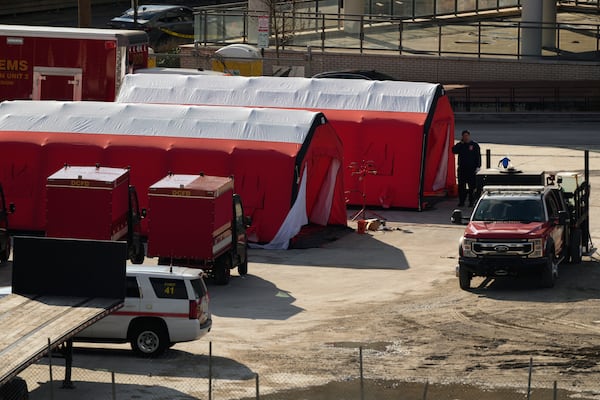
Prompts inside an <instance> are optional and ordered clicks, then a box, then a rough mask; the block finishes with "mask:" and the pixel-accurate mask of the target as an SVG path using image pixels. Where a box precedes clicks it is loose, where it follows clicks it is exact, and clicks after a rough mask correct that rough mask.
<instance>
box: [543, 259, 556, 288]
mask: <svg viewBox="0 0 600 400" xmlns="http://www.w3.org/2000/svg"><path fill="white" fill-rule="evenodd" d="M556 275H557V273H556V271H555V265H554V252H551V253H550V254H549V255H548V256H547V258H546V264H545V265H544V266H543V268H542V282H541V284H542V287H544V288H553V287H554V284H555V283H556Z"/></svg>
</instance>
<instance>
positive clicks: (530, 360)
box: [527, 357, 533, 400]
mask: <svg viewBox="0 0 600 400" xmlns="http://www.w3.org/2000/svg"><path fill="white" fill-rule="evenodd" d="M532 370H533V357H529V378H528V379H527V400H530V399H531V372H532Z"/></svg>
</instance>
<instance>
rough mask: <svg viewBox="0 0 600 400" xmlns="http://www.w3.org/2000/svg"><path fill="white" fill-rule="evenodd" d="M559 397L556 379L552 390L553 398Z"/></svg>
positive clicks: (555, 399) (554, 399) (553, 399)
mask: <svg viewBox="0 0 600 400" xmlns="http://www.w3.org/2000/svg"><path fill="white" fill-rule="evenodd" d="M557 399H558V392H557V390H556V381H554V389H553V390H552V400H557Z"/></svg>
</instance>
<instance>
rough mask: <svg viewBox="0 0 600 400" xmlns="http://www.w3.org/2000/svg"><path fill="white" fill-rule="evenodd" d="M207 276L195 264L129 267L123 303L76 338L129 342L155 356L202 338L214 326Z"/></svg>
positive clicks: (138, 349)
mask: <svg viewBox="0 0 600 400" xmlns="http://www.w3.org/2000/svg"><path fill="white" fill-rule="evenodd" d="M203 275H204V272H203V271H202V270H201V269H195V268H182V267H170V266H156V265H152V266H145V265H133V266H128V267H127V292H126V298H125V305H124V307H123V308H121V309H119V310H117V311H115V312H114V313H112V314H110V315H108V316H107V317H105V318H103V319H101V320H99V321H98V322H96V323H94V324H93V325H91V326H90V327H88V328H86V329H84V330H83V331H81V332H80V333H79V334H77V336H76V337H75V338H74V340H75V341H82V342H106V343H125V342H130V343H131V347H132V349H133V350H134V351H135V352H136V353H138V354H140V355H143V356H148V357H156V356H159V355H160V354H162V353H163V352H164V351H165V350H166V349H167V348H168V347H170V346H172V345H173V344H175V343H178V342H187V341H192V340H196V339H199V338H201V337H202V336H204V335H206V334H207V333H208V332H210V329H211V327H212V319H211V315H210V312H209V308H208V303H209V296H208V291H207V289H206V285H205V283H204V279H203Z"/></svg>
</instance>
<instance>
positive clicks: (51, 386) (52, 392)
mask: <svg viewBox="0 0 600 400" xmlns="http://www.w3.org/2000/svg"><path fill="white" fill-rule="evenodd" d="M48 368H49V372H50V400H54V379H52V345H51V342H50V338H48Z"/></svg>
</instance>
